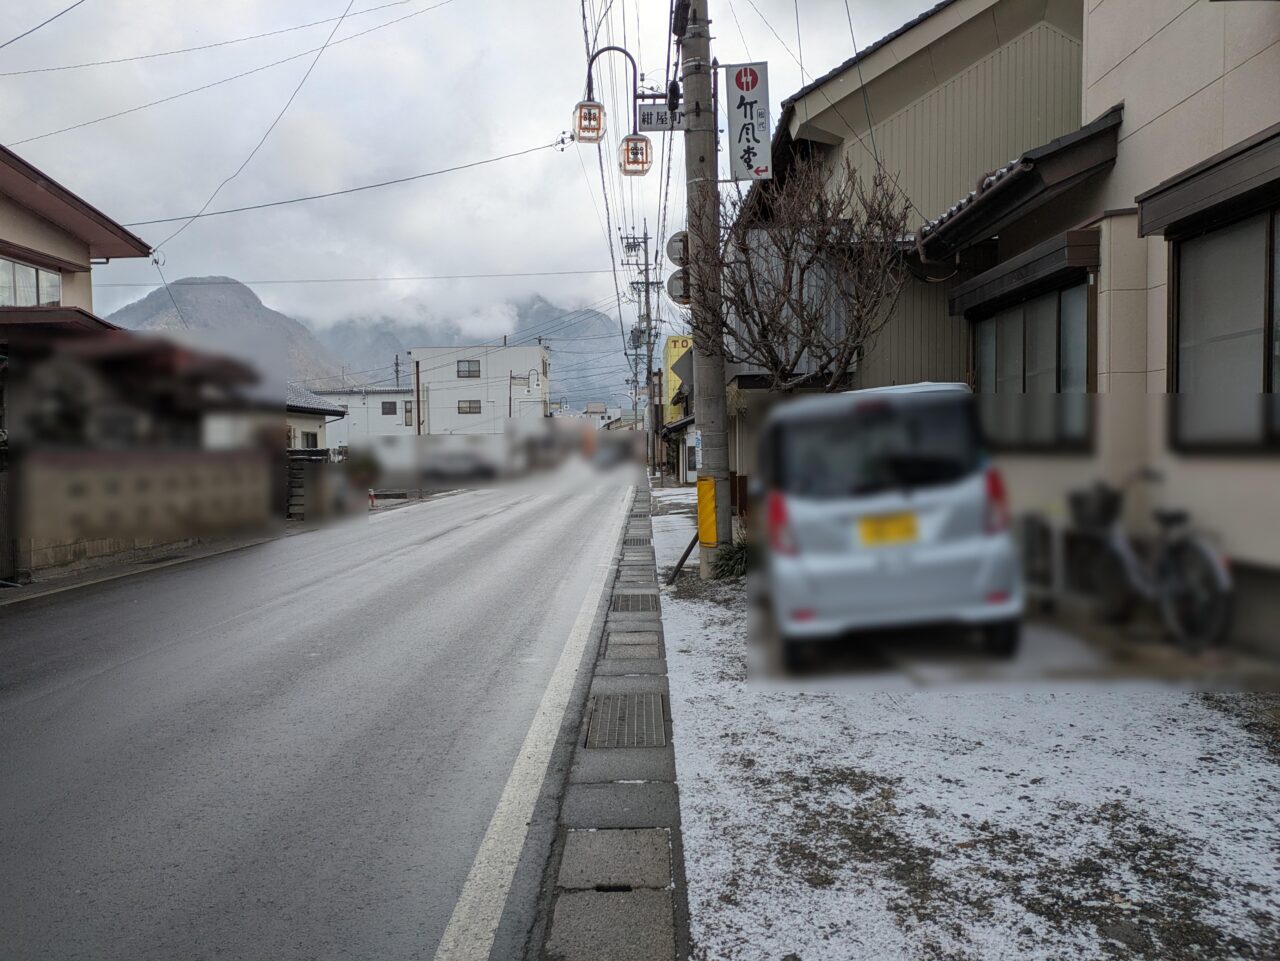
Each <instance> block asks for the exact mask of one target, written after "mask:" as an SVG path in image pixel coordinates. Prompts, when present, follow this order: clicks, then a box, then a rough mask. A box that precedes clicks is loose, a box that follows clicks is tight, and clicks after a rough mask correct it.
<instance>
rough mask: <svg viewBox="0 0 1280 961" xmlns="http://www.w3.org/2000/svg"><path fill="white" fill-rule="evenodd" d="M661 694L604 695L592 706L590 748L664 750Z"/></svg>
mask: <svg viewBox="0 0 1280 961" xmlns="http://www.w3.org/2000/svg"><path fill="white" fill-rule="evenodd" d="M662 698H663V695H661V694H602V695H600V696H599V697H597V698H595V700H594V701H593V702H592V704H591V720H590V722H589V723H588V725H587V743H586V746H587V747H663V746H665V745H666V743H667V731H666V727H665V726H664V725H663V723H662V718H663V713H664V712H663V701H662Z"/></svg>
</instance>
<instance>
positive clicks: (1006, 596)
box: [757, 383, 1024, 663]
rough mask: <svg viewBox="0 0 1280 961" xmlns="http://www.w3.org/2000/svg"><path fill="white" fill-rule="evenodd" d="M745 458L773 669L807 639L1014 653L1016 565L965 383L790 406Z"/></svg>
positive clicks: (1020, 597) (1018, 604)
mask: <svg viewBox="0 0 1280 961" xmlns="http://www.w3.org/2000/svg"><path fill="white" fill-rule="evenodd" d="M759 453H760V469H759V473H758V476H759V478H760V480H761V484H760V485H759V487H758V488H757V490H758V493H759V494H760V495H761V496H762V497H763V501H764V503H763V505H762V506H763V519H764V528H765V530H764V533H765V539H766V544H765V551H764V565H763V566H764V570H763V574H764V589H765V591H766V593H767V599H768V609H769V611H770V612H771V613H770V616H771V617H772V619H773V627H774V628H775V631H776V636H777V638H778V639H779V641H780V642H781V644H782V647H783V655H784V661H785V662H786V663H793V662H794V659H795V653H796V650H797V649H798V648H799V647H800V646H801V645H802V644H804V643H805V642H808V641H813V640H821V639H826V638H833V637H837V636H840V635H842V634H845V633H847V632H850V631H858V630H877V629H885V628H898V627H915V626H925V625H932V624H937V625H964V626H968V627H972V628H976V629H978V630H980V631H981V632H982V638H983V643H984V646H985V647H986V649H987V650H989V651H990V652H991V653H993V654H995V655H998V656H1003V657H1008V656H1011V655H1012V654H1013V653H1014V651H1015V650H1016V649H1017V646H1018V641H1019V637H1020V625H1021V618H1022V613H1023V605H1024V592H1023V584H1022V576H1021V566H1020V563H1019V558H1018V551H1017V547H1016V544H1015V541H1014V538H1013V536H1012V532H1011V524H1010V511H1009V504H1008V499H1007V496H1006V492H1005V485H1004V481H1003V478H1002V477H1001V475H1000V472H999V471H998V470H997V469H996V468H995V467H993V466H992V465H991V463H990V460H989V457H988V455H987V453H986V452H985V450H984V447H983V443H982V437H981V431H980V428H979V424H978V416H977V409H976V405H975V403H974V398H973V395H972V394H971V393H970V391H969V389H968V387H966V386H965V385H964V384H929V383H924V384H911V385H906V386H898V387H886V388H875V389H871V390H860V391H850V392H847V393H844V394H824V395H820V396H813V397H806V398H802V399H798V400H794V401H791V402H790V403H786V404H782V405H779V406H778V407H777V408H775V409H774V410H773V411H772V412H771V413H770V415H769V416H768V418H767V419H766V420H765V423H764V425H763V430H762V435H761V442H760V451H759Z"/></svg>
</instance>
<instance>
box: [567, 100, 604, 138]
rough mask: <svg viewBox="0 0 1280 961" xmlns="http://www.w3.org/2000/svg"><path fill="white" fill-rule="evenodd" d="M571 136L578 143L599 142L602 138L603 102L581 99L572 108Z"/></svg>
mask: <svg viewBox="0 0 1280 961" xmlns="http://www.w3.org/2000/svg"><path fill="white" fill-rule="evenodd" d="M573 138H574V139H575V140H577V141H578V143H599V142H600V141H601V140H603V139H604V104H602V103H600V102H599V101H596V100H583V101H582V102H581V103H579V104H578V105H577V106H576V107H574V108H573Z"/></svg>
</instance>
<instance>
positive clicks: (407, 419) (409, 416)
mask: <svg viewBox="0 0 1280 961" xmlns="http://www.w3.org/2000/svg"><path fill="white" fill-rule="evenodd" d="M404 426H405V427H412V426H413V401H411V400H406V401H405V402H404Z"/></svg>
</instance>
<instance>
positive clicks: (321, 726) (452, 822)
mask: <svg viewBox="0 0 1280 961" xmlns="http://www.w3.org/2000/svg"><path fill="white" fill-rule="evenodd" d="M560 480H561V483H559V484H558V485H557V486H556V487H555V488H554V489H547V488H545V487H528V486H525V487H518V488H515V489H504V490H495V491H476V492H468V493H463V494H457V495H453V496H449V497H445V498H443V499H440V500H436V501H433V502H429V503H426V504H423V505H420V506H416V507H408V508H404V509H401V510H396V511H391V512H387V513H384V514H380V515H376V516H374V517H372V518H370V519H368V520H367V521H365V520H361V521H359V522H356V523H349V524H346V525H343V526H340V527H334V528H327V529H322V530H318V531H312V532H307V533H303V534H299V535H296V536H291V537H287V538H284V539H281V540H278V541H274V542H271V543H267V544H263V545H259V546H257V547H253V548H248V549H246V550H242V551H237V552H234V553H230V554H225V555H222V556H218V557H213V558H209V559H205V560H200V561H193V562H191V563H189V564H184V565H178V566H175V567H171V568H166V569H162V570H157V571H154V572H150V573H147V574H142V575H138V576H135V577H129V578H125V579H121V580H118V581H114V582H110V583H106V584H102V585H100V586H97V587H86V588H82V589H79V590H76V591H71V592H67V593H63V594H58V595H54V596H51V597H47V598H41V599H36V600H32V601H29V602H26V603H23V604H19V605H15V606H12V607H8V608H4V609H0V732H2V735H0V958H4V959H11V958H12V959H26V961H35V959H46V958H47V959H57V961H72V959H79V958H92V959H95V961H98V959H115V958H119V959H129V961H144V959H163V961H175V959H183V961H185V959H194V958H262V959H273V961H286V959H295V958H296V959H304V958H305V959H320V958H361V959H374V958H376V959H399V958H427V959H431V958H432V957H433V954H434V952H435V950H436V946H437V944H438V942H439V941H440V938H441V936H442V934H443V932H444V930H445V927H446V925H447V924H448V922H449V918H450V915H451V913H452V911H453V908H454V905H455V903H456V902H457V901H458V896H459V892H460V891H461V889H462V886H463V884H464V881H465V879H466V878H467V876H468V873H469V871H470V870H471V867H472V862H473V860H474V858H475V854H476V851H477V848H478V847H479V845H480V842H481V839H482V837H483V836H484V834H485V830H486V827H487V826H488V824H489V821H490V818H491V817H492V815H493V812H494V810H495V807H496V805H497V802H498V798H499V796H500V795H501V794H502V792H503V789H504V785H505V784H506V782H507V778H508V774H509V772H510V771H511V770H512V767H513V764H514V762H515V758H516V756H517V754H518V752H519V750H520V747H521V743H522V741H523V739H524V737H525V735H526V733H527V732H528V731H529V729H530V723H531V719H532V718H533V716H534V714H535V712H536V711H537V708H538V705H539V701H540V699H541V697H542V695H543V692H544V689H546V688H547V685H548V682H549V679H550V677H551V675H552V671H553V669H554V668H555V666H556V663H557V660H558V658H559V657H560V654H561V651H562V649H563V648H564V645H565V641H566V637H567V636H568V635H569V633H570V630H571V627H572V625H573V624H574V621H575V618H577V617H578V614H579V611H580V609H581V608H582V607H583V604H584V602H590V603H594V600H595V599H588V598H587V597H586V594H587V593H588V589H589V583H588V582H589V581H590V580H591V578H592V575H593V574H594V573H596V572H597V571H598V570H599V565H601V564H607V563H608V562H609V560H610V559H611V557H612V554H613V549H614V547H615V545H616V543H617V535H618V530H619V528H618V527H617V526H616V523H617V522H618V521H620V519H621V514H620V509H621V504H622V502H623V500H624V496H625V487H624V486H623V483H624V482H623V481H622V480H614V481H595V480H587V479H583V478H576V479H566V478H561V479H560ZM518 880H519V879H518ZM522 883H523V885H524V886H523V889H522V895H521V896H527V897H532V896H533V893H534V891H533V888H535V887H536V883H534V882H533V881H530V880H529V879H527V878H526V879H524V881H523V882H522Z"/></svg>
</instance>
